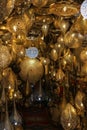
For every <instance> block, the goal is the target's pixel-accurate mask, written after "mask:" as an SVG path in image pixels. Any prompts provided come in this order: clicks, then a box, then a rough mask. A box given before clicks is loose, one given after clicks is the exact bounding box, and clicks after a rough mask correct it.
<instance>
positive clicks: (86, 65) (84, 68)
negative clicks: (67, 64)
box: [81, 62, 87, 76]
mask: <svg viewBox="0 0 87 130" xmlns="http://www.w3.org/2000/svg"><path fill="white" fill-rule="evenodd" d="M81 75H83V76H86V75H87V62H85V63H84V64H83V65H82V66H81Z"/></svg>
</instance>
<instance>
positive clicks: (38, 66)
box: [20, 57, 44, 83]
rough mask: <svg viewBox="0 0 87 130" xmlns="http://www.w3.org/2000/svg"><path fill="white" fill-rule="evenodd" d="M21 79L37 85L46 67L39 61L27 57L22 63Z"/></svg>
mask: <svg viewBox="0 0 87 130" xmlns="http://www.w3.org/2000/svg"><path fill="white" fill-rule="evenodd" d="M20 69H21V71H20V77H21V78H22V79H23V80H25V81H26V80H27V79H28V80H29V83H36V82H37V81H38V80H40V79H41V77H42V76H43V73H44V67H43V65H42V63H41V62H40V61H39V60H38V59H31V58H28V57H25V58H24V59H23V61H22V62H21V63H20Z"/></svg>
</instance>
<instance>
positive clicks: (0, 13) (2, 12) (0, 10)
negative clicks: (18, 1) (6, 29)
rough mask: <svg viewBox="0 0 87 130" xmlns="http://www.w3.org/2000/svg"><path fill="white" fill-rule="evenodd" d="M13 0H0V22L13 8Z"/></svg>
mask: <svg viewBox="0 0 87 130" xmlns="http://www.w3.org/2000/svg"><path fill="white" fill-rule="evenodd" d="M14 3H15V0H7V1H5V0H1V1H0V22H2V21H4V20H5V19H7V18H8V16H9V15H10V14H11V12H12V10H13V8H14Z"/></svg>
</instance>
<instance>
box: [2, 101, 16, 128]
mask: <svg viewBox="0 0 87 130" xmlns="http://www.w3.org/2000/svg"><path fill="white" fill-rule="evenodd" d="M2 130H14V128H13V126H12V124H11V122H10V119H9V114H8V106H7V101H6V116H5V120H4V123H3V129H2Z"/></svg>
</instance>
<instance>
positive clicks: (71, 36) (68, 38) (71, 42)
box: [64, 31, 83, 48]
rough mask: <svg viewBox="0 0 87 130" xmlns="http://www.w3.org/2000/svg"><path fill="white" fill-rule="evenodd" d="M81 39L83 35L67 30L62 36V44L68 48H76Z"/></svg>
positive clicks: (79, 44)
mask: <svg viewBox="0 0 87 130" xmlns="http://www.w3.org/2000/svg"><path fill="white" fill-rule="evenodd" d="M82 41H83V35H82V34H80V33H79V32H74V31H69V32H67V33H66V34H65V36H64V44H65V45H66V46H68V47H69V48H78V47H80V46H81V44H82Z"/></svg>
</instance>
